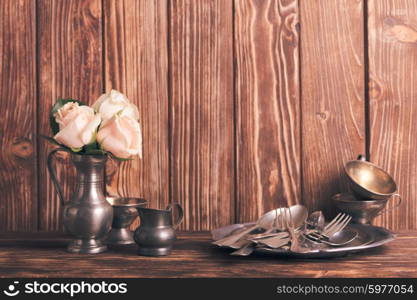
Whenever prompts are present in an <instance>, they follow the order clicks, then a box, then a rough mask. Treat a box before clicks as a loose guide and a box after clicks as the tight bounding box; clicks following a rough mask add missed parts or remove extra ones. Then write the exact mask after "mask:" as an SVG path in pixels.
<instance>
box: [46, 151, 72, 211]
mask: <svg viewBox="0 0 417 300" xmlns="http://www.w3.org/2000/svg"><path fill="white" fill-rule="evenodd" d="M59 151H63V152H68V153H70V151H69V150H67V149H65V148H57V149H54V150H52V151H51V152H50V153H49V154H48V161H47V162H48V171H49V174H50V175H51V179H52V182H53V183H54V186H55V188H56V190H57V191H58V196H59V200H60V201H61V206H64V204H65V200H64V193H63V191H62V188H61V186H60V184H59V182H58V179H57V177H56V173H55V170H54V167H53V166H52V159H53V157H54V156H55V154H56V153H57V152H59Z"/></svg>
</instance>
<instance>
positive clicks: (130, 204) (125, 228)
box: [106, 197, 148, 245]
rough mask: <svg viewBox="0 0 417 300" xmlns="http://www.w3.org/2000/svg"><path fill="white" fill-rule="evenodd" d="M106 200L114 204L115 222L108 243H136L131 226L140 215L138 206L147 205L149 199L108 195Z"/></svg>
mask: <svg viewBox="0 0 417 300" xmlns="http://www.w3.org/2000/svg"><path fill="white" fill-rule="evenodd" d="M106 200H107V201H108V202H109V203H110V204H111V205H112V206H113V223H112V228H111V231H110V233H109V235H108V236H107V239H106V243H107V244H110V245H129V244H134V243H135V241H134V240H133V232H132V231H131V230H130V229H129V226H130V224H132V222H133V221H134V220H135V219H136V217H137V216H138V211H137V210H136V208H137V207H146V205H147V204H148V201H146V200H145V199H142V198H132V197H129V198H127V197H126V198H125V197H122V198H119V197H107V198H106Z"/></svg>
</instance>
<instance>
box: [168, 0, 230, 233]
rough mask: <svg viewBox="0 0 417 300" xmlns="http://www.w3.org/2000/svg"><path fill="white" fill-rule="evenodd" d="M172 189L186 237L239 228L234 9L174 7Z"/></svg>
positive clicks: (192, 4)
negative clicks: (236, 211) (234, 225)
mask: <svg viewBox="0 0 417 300" xmlns="http://www.w3.org/2000/svg"><path fill="white" fill-rule="evenodd" d="M170 21H171V25H170V27H171V31H170V41H171V62H172V65H171V76H172V77H171V78H172V90H171V97H172V99H171V112H170V114H171V132H170V134H171V145H170V146H171V147H170V149H171V175H172V176H171V185H172V199H173V200H174V201H179V202H181V203H182V205H183V206H184V210H185V221H184V224H183V227H182V228H183V229H188V230H206V229H210V228H213V227H217V226H220V225H225V224H228V223H232V222H233V221H234V130H233V119H234V114H233V61H232V59H233V2H232V1H226V0H202V1H192V0H172V1H171V7H170Z"/></svg>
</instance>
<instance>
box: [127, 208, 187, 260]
mask: <svg viewBox="0 0 417 300" xmlns="http://www.w3.org/2000/svg"><path fill="white" fill-rule="evenodd" d="M174 206H175V207H177V209H178V220H177V221H176V222H173V220H172V219H173V216H172V207H174ZM137 210H138V213H139V217H140V226H139V227H138V228H137V229H136V231H135V234H134V239H135V242H136V243H137V244H138V245H139V250H138V253H139V255H145V256H161V255H169V254H170V253H171V249H172V246H173V244H174V242H175V239H176V237H175V229H176V228H177V227H178V225H179V224H181V222H182V220H183V218H184V214H183V211H182V207H181V205H180V204H179V203H174V204H173V205H171V204H170V205H169V206H168V207H167V208H166V209H151V208H144V207H138V208H137Z"/></svg>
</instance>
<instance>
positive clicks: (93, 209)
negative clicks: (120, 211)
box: [48, 148, 113, 254]
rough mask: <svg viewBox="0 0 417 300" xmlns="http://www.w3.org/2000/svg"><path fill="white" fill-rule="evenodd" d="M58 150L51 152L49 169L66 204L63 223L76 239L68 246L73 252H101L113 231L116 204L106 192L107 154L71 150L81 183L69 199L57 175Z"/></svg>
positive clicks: (62, 202) (62, 200)
mask: <svg viewBox="0 0 417 300" xmlns="http://www.w3.org/2000/svg"><path fill="white" fill-rule="evenodd" d="M58 151H65V152H69V151H68V150H66V149H64V148H58V149H55V150H53V151H51V152H50V153H49V155H48V170H49V173H50V174H51V178H52V182H53V183H54V185H55V188H56V190H57V192H58V195H59V199H60V201H61V206H62V207H63V224H64V227H65V229H66V230H67V231H69V232H70V233H71V234H72V235H73V236H74V237H75V239H74V240H72V241H71V242H70V244H69V245H68V247H67V251H68V252H72V253H90V254H92V253H100V252H103V251H105V250H107V246H106V245H105V244H103V242H102V241H101V240H102V239H103V238H104V237H105V235H106V234H107V233H108V232H109V231H110V228H111V224H112V220H113V208H112V206H111V205H110V204H109V203H108V202H107V201H106V198H105V196H104V191H103V190H104V166H105V163H106V160H107V156H105V155H80V154H74V153H72V152H70V153H71V161H72V162H73V164H74V165H75V168H76V170H77V184H76V189H75V192H74V193H73V194H72V197H71V199H70V200H69V201H68V202H66V201H65V200H64V195H63V191H62V188H61V186H60V185H59V182H58V180H57V178H56V174H55V171H54V168H53V166H52V159H53V157H54V155H55V154H56V153H57V152H58Z"/></svg>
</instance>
